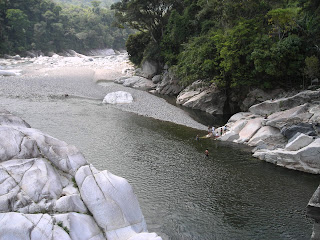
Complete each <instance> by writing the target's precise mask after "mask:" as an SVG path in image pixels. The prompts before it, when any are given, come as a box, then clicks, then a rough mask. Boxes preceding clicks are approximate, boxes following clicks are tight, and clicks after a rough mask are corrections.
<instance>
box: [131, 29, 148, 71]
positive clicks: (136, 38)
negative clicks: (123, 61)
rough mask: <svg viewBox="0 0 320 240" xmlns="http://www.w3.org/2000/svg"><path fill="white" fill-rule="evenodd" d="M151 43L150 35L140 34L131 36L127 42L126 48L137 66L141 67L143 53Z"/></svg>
mask: <svg viewBox="0 0 320 240" xmlns="http://www.w3.org/2000/svg"><path fill="white" fill-rule="evenodd" d="M149 41H150V37H149V35H148V34H146V33H144V32H139V33H136V34H132V35H130V36H129V38H128V40H127V42H126V48H127V51H128V54H129V59H130V60H131V62H132V63H134V64H135V65H139V64H140V63H141V61H142V59H143V53H144V51H145V49H146V46H147V44H148V43H149Z"/></svg>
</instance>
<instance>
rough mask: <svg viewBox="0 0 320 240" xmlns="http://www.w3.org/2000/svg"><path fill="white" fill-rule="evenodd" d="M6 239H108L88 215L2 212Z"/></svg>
mask: <svg viewBox="0 0 320 240" xmlns="http://www.w3.org/2000/svg"><path fill="white" fill-rule="evenodd" d="M0 225H1V228H0V236H1V239H3V240H9V239H10V240H18V239H19V240H21V239H30V240H43V239H46V240H88V239H93V240H105V239H106V238H105V237H104V235H103V232H102V231H101V230H100V229H99V227H98V226H97V224H96V223H95V221H94V219H93V218H92V217H91V216H89V215H86V214H79V213H68V214H56V215H53V216H50V215H49V214H22V213H14V212H10V213H0Z"/></svg>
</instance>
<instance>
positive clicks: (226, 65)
mask: <svg viewBox="0 0 320 240" xmlns="http://www.w3.org/2000/svg"><path fill="white" fill-rule="evenodd" d="M112 8H113V9H115V11H116V17H117V20H118V23H119V24H128V25H129V26H131V27H132V28H134V29H136V30H137V31H139V32H141V34H140V35H139V34H136V35H135V37H131V38H129V39H130V48H128V52H129V55H130V57H131V59H133V62H134V63H135V64H137V65H139V64H140V63H141V61H143V60H144V59H146V58H152V59H153V60H157V61H158V62H159V63H160V64H162V65H164V64H168V65H169V66H170V67H172V68H173V69H175V71H176V73H177V74H178V76H179V77H180V79H181V83H182V84H188V83H191V82H193V81H196V80H199V79H200V80H204V81H208V82H215V83H216V84H217V85H218V86H220V87H226V88H244V87H245V88H250V87H253V86H259V87H264V88H274V87H284V88H292V87H304V86H301V84H303V83H304V81H303V79H304V78H311V77H312V78H314V77H320V76H319V71H318V69H319V66H318V65H317V64H318V63H319V57H320V14H319V11H320V3H319V1H318V0H302V1H295V0H264V1H259V0H249V1H248V0H238V1H235V0H224V1H219V0H196V1H191V0H163V1H152V0H148V1H141V0H122V1H120V2H118V3H115V4H114V5H112ZM139 36H140V37H139ZM142 36H143V38H142ZM142 39H144V40H143V44H141V42H142V41H141V40H142ZM146 41H147V42H146ZM135 46H137V47H136V48H135ZM137 55H139V57H136V56H137Z"/></svg>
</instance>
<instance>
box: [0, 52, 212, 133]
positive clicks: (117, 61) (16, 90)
mask: <svg viewBox="0 0 320 240" xmlns="http://www.w3.org/2000/svg"><path fill="white" fill-rule="evenodd" d="M0 66H1V68H2V69H3V70H10V71H13V72H16V73H18V74H17V75H16V76H1V77H0V82H1V84H0V91H1V96H3V97H7V98H22V99H38V100H39V101H41V99H42V98H44V99H48V98H49V99H50V98H62V99H63V98H83V99H89V100H92V99H93V100H96V101H97V102H98V103H101V102H102V100H103V98H104V96H105V95H106V94H107V93H110V92H114V91H120V90H121V91H126V92H129V93H130V94H132V96H133V98H134V102H133V103H131V104H122V105H114V107H116V108H118V109H121V110H123V111H128V112H133V113H136V114H139V115H143V116H147V117H152V118H155V119H159V120H162V121H169V122H173V123H176V124H181V125H185V126H188V127H192V128H195V129H199V130H205V129H206V127H205V126H203V125H202V124H200V123H198V122H196V121H195V120H193V119H192V118H191V117H190V116H189V115H188V114H187V113H186V112H184V111H183V110H181V109H179V108H177V107H175V106H173V105H171V104H169V103H167V102H166V101H165V100H164V99H162V98H159V97H156V96H154V95H152V94H150V93H148V92H145V91H141V90H137V89H132V88H126V87H123V86H121V85H118V84H114V83H113V82H112V80H114V79H115V78H118V77H121V76H126V75H129V74H132V70H133V66H132V64H131V63H130V62H129V60H128V56H127V54H120V55H112V56H100V57H62V56H54V57H38V58H34V59H21V60H13V59H10V60H7V59H0Z"/></svg>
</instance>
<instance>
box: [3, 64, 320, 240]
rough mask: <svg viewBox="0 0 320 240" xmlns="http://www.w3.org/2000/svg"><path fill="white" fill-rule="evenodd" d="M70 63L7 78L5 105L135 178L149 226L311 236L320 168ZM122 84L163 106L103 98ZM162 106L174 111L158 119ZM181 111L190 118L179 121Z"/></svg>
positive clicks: (177, 236)
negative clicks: (287, 163) (237, 139)
mask: <svg viewBox="0 0 320 240" xmlns="http://www.w3.org/2000/svg"><path fill="white" fill-rule="evenodd" d="M66 72H67V73H68V74H64V73H63V71H59V72H55V73H53V72H49V74H47V75H46V76H45V77H44V76H36V75H29V76H18V77H10V78H3V77H2V78H0V90H1V94H0V101H1V104H0V106H1V107H4V108H6V109H7V110H9V111H10V112H12V113H14V114H16V115H17V116H20V117H22V118H23V119H24V120H26V121H27V122H28V123H29V124H30V125H31V126H32V127H34V128H37V129H39V130H41V131H43V132H45V133H47V134H49V135H52V136H54V137H56V138H58V139H61V140H64V141H66V142H67V143H69V144H72V145H75V146H76V147H77V148H78V149H79V150H80V151H81V152H82V153H83V154H84V155H85V157H86V159H87V160H88V161H89V162H91V163H93V164H94V165H95V167H96V168H98V169H100V170H104V169H107V170H109V171H111V172H112V173H114V174H116V175H118V176H122V177H124V178H126V179H127V180H128V181H129V182H130V184H131V185H132V186H133V188H134V190H135V193H136V195H137V196H138V199H139V202H140V205H141V209H142V212H143V214H144V216H145V219H146V222H147V225H148V230H149V231H154V232H157V233H158V234H159V235H161V236H162V237H163V239H172V240H189V239H190V240H191V239H192V240H198V239H199V240H200V239H201V240H211V239H310V235H311V232H312V221H311V220H310V219H307V218H306V217H305V208H306V205H307V203H308V201H309V199H310V197H311V196H312V194H313V192H314V191H315V189H316V188H317V186H318V184H319V177H318V176H315V175H311V174H305V173H300V172H297V171H293V170H288V169H283V168H280V167H277V166H275V165H272V164H269V163H266V162H262V161H260V160H257V159H255V158H252V157H251V153H250V149H249V148H247V147H245V146H243V145H236V144H230V143H229V144H228V143H223V142H219V141H212V140H207V139H202V140H201V141H195V136H196V135H197V134H200V135H202V134H203V135H204V134H205V132H204V131H203V130H201V129H203V128H205V126H202V125H201V124H198V123H196V122H193V120H192V119H190V117H188V115H184V113H182V112H180V110H179V111H178V110H177V109H175V108H174V107H173V106H172V105H170V107H169V104H168V105H167V103H166V102H165V101H162V100H156V99H155V98H154V96H152V95H150V94H148V93H146V92H143V91H139V90H134V89H128V88H124V87H122V86H119V85H115V84H113V83H107V84H100V85H98V84H95V83H94V82H92V74H91V72H90V71H89V70H88V69H87V70H86V69H81V70H80V69H77V70H73V71H71V70H70V69H68V70H67V71H66ZM114 90H125V91H129V92H131V93H132V94H133V95H134V98H135V101H139V100H138V98H139V99H144V101H147V102H148V105H150V106H153V109H150V110H148V109H147V110H146V109H138V107H137V106H133V107H129V110H130V111H132V112H134V113H132V112H128V107H126V106H121V107H115V106H112V105H104V104H101V101H102V98H103V96H104V95H105V94H106V93H107V92H110V91H114ZM65 94H68V96H67V97H66V96H65ZM146 99H147V100H146ZM148 99H149V100H148ZM157 99H158V98H157ZM157 101H159V102H157ZM153 104H154V105H153ZM157 104H159V106H158V105H157ZM138 105H139V106H141V104H138ZM161 106H162V108H163V107H164V108H166V109H169V110H168V111H167V112H166V110H164V109H162V108H161ZM154 108H156V109H154ZM159 109H160V110H159ZM158 111H162V112H161V113H159V112H158ZM175 111H177V114H175ZM136 113H139V114H136ZM157 114H158V115H159V118H160V119H161V118H162V117H163V116H168V119H164V120H166V121H162V120H157V119H154V118H153V117H154V116H155V115H157ZM162 114H163V115H162ZM172 114H173V115H174V116H176V118H184V119H183V123H186V125H188V126H184V125H182V124H183V123H182V124H177V123H179V121H180V120H181V119H175V120H176V122H177V123H172V122H171V120H172V117H171V115H172ZM158 115H157V116H158ZM149 116H153V117H149ZM163 118H165V117H163ZM173 118H174V117H173ZM202 127H203V128H202ZM206 148H208V149H209V152H210V156H209V158H206V157H204V150H205V149H206Z"/></svg>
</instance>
